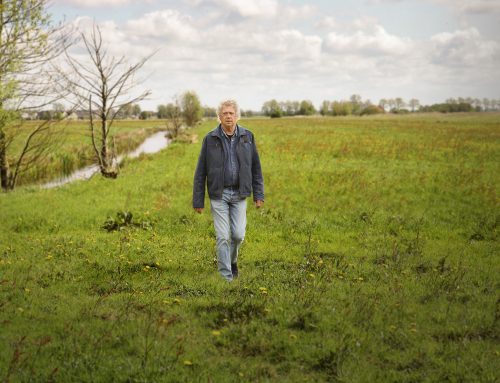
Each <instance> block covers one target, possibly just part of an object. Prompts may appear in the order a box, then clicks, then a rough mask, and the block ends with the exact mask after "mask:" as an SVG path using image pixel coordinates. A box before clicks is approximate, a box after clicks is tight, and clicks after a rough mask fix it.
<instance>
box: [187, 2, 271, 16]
mask: <svg viewBox="0 0 500 383" xmlns="http://www.w3.org/2000/svg"><path fill="white" fill-rule="evenodd" d="M194 3H195V4H198V5H199V4H212V5H215V6H217V7H220V8H221V9H222V10H226V11H230V12H234V13H236V14H238V15H240V16H242V17H273V16H275V15H276V14H277V12H278V1H277V0H194Z"/></svg>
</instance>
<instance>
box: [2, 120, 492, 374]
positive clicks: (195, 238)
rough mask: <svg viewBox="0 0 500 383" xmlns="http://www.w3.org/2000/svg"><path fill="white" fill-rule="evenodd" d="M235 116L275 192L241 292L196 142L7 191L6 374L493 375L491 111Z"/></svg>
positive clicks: (251, 246) (248, 255)
mask: <svg viewBox="0 0 500 383" xmlns="http://www.w3.org/2000/svg"><path fill="white" fill-rule="evenodd" d="M242 123H243V125H245V126H246V127H248V128H249V129H251V130H252V131H253V132H254V133H255V136H256V140H257V146H258V149H259V151H260V155H261V161H262V164H263V169H264V178H265V186H266V202H265V207H264V208H263V209H261V210H255V209H253V208H249V211H248V222H249V224H248V230H247V237H246V239H245V243H244V245H243V249H242V253H241V258H240V261H239V264H240V272H241V276H240V278H239V279H237V280H236V281H235V282H233V283H231V284H229V283H226V282H224V281H223V280H222V279H221V278H220V277H219V276H218V275H217V271H216V269H215V265H214V230H213V227H212V223H211V217H210V214H209V213H208V212H205V213H204V214H203V215H201V216H200V215H197V214H195V213H193V212H192V209H191V205H190V201H191V188H192V177H193V172H194V167H195V163H196V159H197V156H198V152H199V149H200V144H201V140H199V142H198V143H197V144H188V143H174V144H172V145H170V146H169V148H168V149H167V150H165V151H163V152H161V153H159V154H157V155H154V156H143V157H141V158H140V159H138V160H137V161H128V162H127V163H126V166H125V167H124V168H123V169H122V173H121V175H120V176H119V178H118V179H116V180H108V179H104V178H100V177H94V178H92V179H91V180H90V181H88V182H79V183H76V184H73V185H66V186H63V187H61V188H59V189H54V190H39V189H38V188H36V187H26V188H22V189H21V190H19V191H17V192H14V193H9V194H4V195H0V218H1V219H0V227H1V230H0V307H1V309H0V323H1V326H2V331H1V332H0V376H2V377H3V379H4V380H6V381H50V380H52V381H64V382H72V381H75V382H77V381H78V382H81V381H88V382H97V381H102V382H104V381H129V382H146V381H150V382H184V381H185V382H191V381H200V382H201V381H203V382H206V381H212V382H234V381H252V382H253V381H262V382H264V381H275V382H283V381H289V382H318V381H343V382H391V381H392V382H420V381H428V382H443V381H457V382H458V381H464V382H465V381H467V382H468V381H471V382H475V381H478V382H495V381H498V379H499V377H500V376H499V373H498V368H497V366H498V362H499V360H500V349H499V334H500V331H499V330H500V328H499V319H500V296H499V291H500V290H499V280H498V275H500V273H499V272H500V263H499V262H498V260H499V258H498V253H499V252H498V250H499V249H498V222H499V215H498V197H497V194H496V191H497V189H498V183H499V176H498V163H499V158H498V157H499V153H500V152H499V150H498V149H499V144H500V140H499V135H500V130H499V128H500V116H499V115H460V116H442V115H440V116H432V115H431V116H418V117H414V116H399V117H386V116H384V117H368V118H331V119H319V118H304V119H299V118H292V119H279V120H266V119H251V120H247V121H243V122H242ZM211 125H212V123H205V124H203V125H202V126H200V127H199V128H197V129H196V130H195V131H194V132H193V133H196V134H198V135H199V136H200V137H202V136H203V135H204V134H206V132H208V130H209V129H211V127H212V126H211ZM207 207H208V201H207ZM206 210H209V209H206ZM123 212H128V213H123ZM130 213H131V214H132V216H130V215H128V214H130ZM104 226H105V227H106V228H107V229H104V228H103V227H104Z"/></svg>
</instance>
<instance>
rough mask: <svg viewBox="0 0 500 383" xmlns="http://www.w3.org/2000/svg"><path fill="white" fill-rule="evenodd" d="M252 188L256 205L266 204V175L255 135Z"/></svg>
mask: <svg viewBox="0 0 500 383" xmlns="http://www.w3.org/2000/svg"><path fill="white" fill-rule="evenodd" d="M252 151H253V153H252V189H253V199H254V201H255V207H256V208H257V209H258V208H260V207H261V206H262V205H263V204H264V177H263V176H262V168H261V165H260V158H259V153H258V151H257V145H256V144H255V137H252Z"/></svg>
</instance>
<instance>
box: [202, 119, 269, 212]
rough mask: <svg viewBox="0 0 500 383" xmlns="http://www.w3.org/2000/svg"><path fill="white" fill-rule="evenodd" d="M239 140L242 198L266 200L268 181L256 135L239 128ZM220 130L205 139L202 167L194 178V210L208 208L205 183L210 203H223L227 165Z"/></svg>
mask: <svg viewBox="0 0 500 383" xmlns="http://www.w3.org/2000/svg"><path fill="white" fill-rule="evenodd" d="M238 131H239V137H238V143H237V147H236V154H237V156H238V162H239V194H240V195H241V196H242V197H249V196H250V195H251V194H252V191H253V199H254V201H257V200H262V201H263V200H264V178H263V177H262V169H261V166H260V159H259V154H258V153H257V147H256V146H255V141H254V137H253V134H252V132H250V131H249V130H247V129H245V128H243V127H242V126H240V125H238ZM222 139H223V137H222V136H221V132H220V129H219V127H217V128H215V129H214V130H212V131H210V132H209V133H208V134H207V135H206V136H205V138H204V139H203V144H202V146H201V152H200V156H199V157H198V165H197V166H196V172H195V174H194V183H193V207H194V208H202V207H204V206H205V183H206V185H207V189H208V196H209V197H210V199H221V198H222V190H223V189H224V161H225V160H226V158H225V154H224V149H223V147H222Z"/></svg>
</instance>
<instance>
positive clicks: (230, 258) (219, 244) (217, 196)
mask: <svg viewBox="0 0 500 383" xmlns="http://www.w3.org/2000/svg"><path fill="white" fill-rule="evenodd" d="M217 115H218V117H219V121H220V124H219V125H218V126H217V128H215V129H214V130H212V131H211V132H209V133H208V134H207V135H206V136H205V138H204V139H203V144H202V147H201V152H200V156H199V158H198V165H197V166H196V172H195V175H194V186H193V208H194V210H195V211H196V212H197V213H200V214H201V213H202V211H203V208H204V202H205V184H206V185H207V189H208V196H209V197H210V207H211V211H212V216H213V219H214V227H215V235H216V238H217V241H216V251H217V263H218V269H219V272H220V274H221V275H222V277H223V278H224V279H226V280H227V281H232V280H233V278H236V277H238V263H237V261H238V251H239V248H240V246H241V243H242V242H243V239H244V237H245V228H246V208H247V205H246V198H247V197H249V196H250V195H251V193H252V191H253V199H254V203H255V207H256V208H260V207H261V206H262V205H263V203H264V179H263V177H262V170H261V166H260V159H259V154H258V153H257V147H256V146H255V141H254V137H253V134H252V132H250V131H249V130H247V129H245V128H243V127H242V126H240V125H238V124H237V122H238V120H239V118H240V109H239V107H238V104H237V103H236V101H234V100H226V101H223V102H221V103H220V105H219V107H218V109H217Z"/></svg>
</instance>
